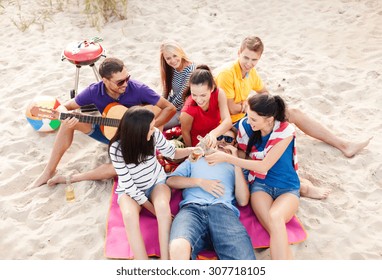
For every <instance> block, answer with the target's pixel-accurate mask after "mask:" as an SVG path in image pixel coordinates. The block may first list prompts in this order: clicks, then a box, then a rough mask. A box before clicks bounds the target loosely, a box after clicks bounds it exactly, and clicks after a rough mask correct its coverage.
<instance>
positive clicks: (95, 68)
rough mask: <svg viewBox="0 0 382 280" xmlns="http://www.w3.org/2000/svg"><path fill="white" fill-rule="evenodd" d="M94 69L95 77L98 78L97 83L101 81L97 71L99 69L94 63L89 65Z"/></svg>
mask: <svg viewBox="0 0 382 280" xmlns="http://www.w3.org/2000/svg"><path fill="white" fill-rule="evenodd" d="M89 66H90V67H91V68H92V69H93V73H94V76H95V77H96V80H97V82H99V81H100V80H101V76H100V75H99V73H98V71H97V67H95V65H94V63H93V64H90V65H89Z"/></svg>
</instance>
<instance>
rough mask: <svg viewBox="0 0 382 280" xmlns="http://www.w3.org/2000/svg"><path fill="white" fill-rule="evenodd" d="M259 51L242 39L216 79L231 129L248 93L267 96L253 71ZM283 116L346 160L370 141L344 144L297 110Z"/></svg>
mask: <svg viewBox="0 0 382 280" xmlns="http://www.w3.org/2000/svg"><path fill="white" fill-rule="evenodd" d="M263 50H264V45H263V43H262V41H261V40H260V38H258V37H255V36H248V37H246V38H245V39H244V40H243V42H242V43H241V46H240V49H239V52H238V55H239V59H238V60H237V61H236V62H235V63H234V64H233V65H231V66H230V67H228V68H226V69H224V70H222V71H220V73H219V74H218V75H217V76H216V84H217V85H218V87H220V88H221V89H222V90H224V92H225V93H226V95H227V103H228V109H229V111H230V114H231V119H232V123H233V124H234V125H235V123H237V122H238V121H239V120H240V119H242V118H243V117H244V116H245V112H246V111H247V106H248V105H247V102H246V101H247V98H248V96H249V94H250V93H251V91H252V90H253V91H255V92H257V93H266V94H268V93H269V92H268V90H267V89H266V88H265V86H264V84H263V82H262V80H261V78H260V77H259V75H258V74H257V72H256V69H255V66H256V64H257V62H258V61H259V59H260V57H261V55H262V53H263ZM286 115H287V117H288V121H289V122H290V123H293V124H295V125H296V126H297V127H298V128H299V129H300V130H302V131H303V132H304V133H305V134H307V135H309V136H311V137H313V138H316V139H318V140H321V141H323V142H325V143H327V144H329V145H331V146H333V147H335V148H337V149H339V150H340V151H341V152H342V153H343V154H344V155H345V156H346V157H352V156H354V155H355V154H357V153H358V152H360V151H361V150H362V149H364V148H365V147H366V146H367V145H368V144H369V142H370V140H371V138H368V139H364V140H363V141H358V142H355V141H347V140H345V139H343V138H341V137H339V136H337V135H335V134H333V133H332V132H331V131H330V130H329V129H328V128H326V127H325V126H324V125H322V124H321V123H320V122H318V121H316V120H315V119H313V118H310V117H309V116H308V115H307V114H305V113H304V112H302V111H301V110H300V109H297V108H287V111H286Z"/></svg>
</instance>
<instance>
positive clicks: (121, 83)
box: [109, 75, 131, 87]
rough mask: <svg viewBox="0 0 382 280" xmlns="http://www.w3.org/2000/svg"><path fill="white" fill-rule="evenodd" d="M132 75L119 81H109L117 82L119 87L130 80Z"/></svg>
mask: <svg viewBox="0 0 382 280" xmlns="http://www.w3.org/2000/svg"><path fill="white" fill-rule="evenodd" d="M130 77H131V75H129V76H127V77H126V79H123V80H120V81H118V82H113V81H112V80H109V81H110V82H112V83H113V84H115V85H116V86H117V87H121V86H123V85H124V83H125V82H126V84H127V83H128V82H129V80H130Z"/></svg>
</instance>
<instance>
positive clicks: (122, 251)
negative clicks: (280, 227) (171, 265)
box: [105, 180, 307, 259]
mask: <svg viewBox="0 0 382 280" xmlns="http://www.w3.org/2000/svg"><path fill="white" fill-rule="evenodd" d="M117 184H118V182H117V180H114V184H113V188H112V193H111V199H110V209H109V214H108V218H107V225H106V240H105V256H106V257H107V258H111V259H133V258H134V255H133V252H132V251H131V248H130V245H129V242H128V241H127V237H126V233H125V227H124V224H123V220H122V214H121V212H120V209H119V206H118V203H117V198H118V195H117V194H115V188H116V186H117ZM181 199H182V192H181V191H179V190H172V198H171V202H170V207H171V212H172V214H174V215H176V213H178V211H179V202H180V201H181ZM239 210H240V220H241V222H242V223H243V225H244V226H245V228H246V229H247V231H248V234H249V236H250V237H251V240H252V245H253V248H255V249H256V248H267V247H269V235H268V232H267V231H266V230H265V229H264V228H263V227H262V225H261V224H260V223H259V221H258V220H257V218H256V215H255V214H254V213H253V211H252V208H251V207H250V206H249V205H248V206H246V207H239ZM140 227H141V232H142V237H143V240H144V243H145V245H146V251H147V254H148V255H149V256H152V257H154V256H155V257H159V256H160V249H159V240H158V224H157V220H156V218H155V217H154V216H153V215H152V214H151V213H150V212H148V211H147V210H146V209H142V211H141V215H140ZM287 232H288V239H289V243H290V244H295V243H299V242H303V241H304V240H305V239H306V238H307V234H306V232H305V229H304V227H303V225H302V224H301V222H300V221H299V220H298V219H297V217H296V216H294V217H293V218H292V220H291V221H289V222H288V224H287ZM216 258H217V257H216V254H215V253H214V252H211V251H203V252H201V253H200V254H199V256H198V259H216Z"/></svg>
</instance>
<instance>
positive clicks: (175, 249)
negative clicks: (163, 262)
mask: <svg viewBox="0 0 382 280" xmlns="http://www.w3.org/2000/svg"><path fill="white" fill-rule="evenodd" d="M190 257H191V245H190V243H189V242H188V241H187V240H186V239H183V238H177V239H174V240H172V241H171V242H170V259H171V260H189V259H190Z"/></svg>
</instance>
